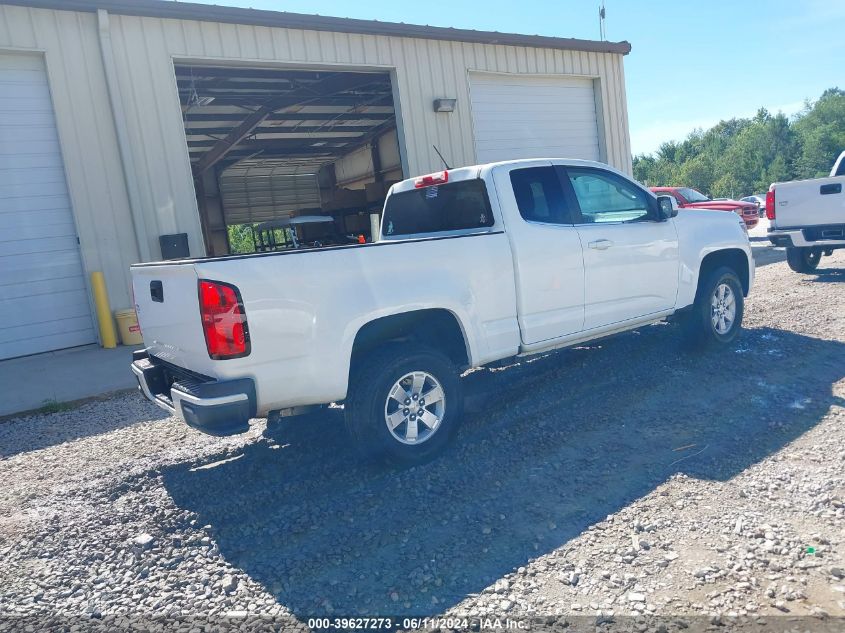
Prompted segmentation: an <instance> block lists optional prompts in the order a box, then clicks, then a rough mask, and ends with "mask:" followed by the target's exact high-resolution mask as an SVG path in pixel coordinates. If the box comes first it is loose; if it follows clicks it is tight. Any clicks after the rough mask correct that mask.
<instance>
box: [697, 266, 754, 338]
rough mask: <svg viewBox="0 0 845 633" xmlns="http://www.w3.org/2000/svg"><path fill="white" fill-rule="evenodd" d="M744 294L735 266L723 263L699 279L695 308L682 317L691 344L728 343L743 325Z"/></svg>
mask: <svg viewBox="0 0 845 633" xmlns="http://www.w3.org/2000/svg"><path fill="white" fill-rule="evenodd" d="M744 311H745V298H744V296H743V293H742V284H741V283H740V281H739V277H738V276H737V274H736V272H734V270H733V269H731V268H728V267H727V266H722V267H721V268H717V269H716V270H714V271H713V272H711V273H710V274H709V275H707V277H706V278H705V279H704V280H702V281H701V282H700V283H699V286H698V291H697V292H696V295H695V303H694V304H693V306H692V309H691V310H690V312H689V313H687V315H686V316H685V317H684V319H683V320H682V321H681V326H682V328H683V333H684V339H685V341H686V342H687V344H689V345H690V346H691V347H704V346H707V345H726V344H728V343H730V342H732V341H733V340H734V339H735V338H736V337H737V336H738V335H739V331H740V329H741V327H742V317H743V313H744Z"/></svg>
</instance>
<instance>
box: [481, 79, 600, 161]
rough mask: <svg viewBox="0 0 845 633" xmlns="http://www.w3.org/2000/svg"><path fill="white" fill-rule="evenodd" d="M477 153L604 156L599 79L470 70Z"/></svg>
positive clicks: (486, 156)
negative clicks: (596, 83)
mask: <svg viewBox="0 0 845 633" xmlns="http://www.w3.org/2000/svg"><path fill="white" fill-rule="evenodd" d="M470 92H471V98H472V120H473V133H474V135H475V156H476V160H477V161H478V162H479V163H490V162H494V161H500V160H511V159H514V158H580V159H585V160H600V159H601V152H600V149H599V133H598V123H597V117H596V98H595V94H594V91H593V80H592V79H588V78H583V77H561V76H537V77H532V76H526V75H503V74H492V73H472V74H470Z"/></svg>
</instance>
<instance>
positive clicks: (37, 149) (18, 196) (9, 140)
mask: <svg viewBox="0 0 845 633" xmlns="http://www.w3.org/2000/svg"><path fill="white" fill-rule="evenodd" d="M95 341H96V336H95V334H94V327H93V321H92V319H91V311H90V307H89V303H88V293H87V290H86V287H85V276H84V273H83V269H82V260H81V257H80V254H79V245H78V242H77V237H76V228H75V225H74V221H73V214H72V212H71V207H70V199H69V196H68V191H67V184H66V182H65V175H64V168H63V165H62V156H61V151H60V149H59V139H58V135H57V133H56V121H55V116H54V114H53V105H52V101H51V99H50V91H49V88H48V85H47V73H46V70H45V68H44V61H43V59H42V58H41V57H40V56H35V55H16V54H0V359H5V358H13V357H16V356H25V355H27V354H36V353H39V352H46V351H50V350H55V349H61V348H65V347H73V346H75V345H84V344H86V343H93V342H95Z"/></svg>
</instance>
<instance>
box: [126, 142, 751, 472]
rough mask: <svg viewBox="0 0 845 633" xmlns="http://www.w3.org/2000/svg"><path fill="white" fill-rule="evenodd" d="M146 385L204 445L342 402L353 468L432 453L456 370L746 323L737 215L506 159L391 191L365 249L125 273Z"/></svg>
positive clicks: (719, 340)
mask: <svg viewBox="0 0 845 633" xmlns="http://www.w3.org/2000/svg"><path fill="white" fill-rule="evenodd" d="M132 279H133V286H134V294H135V301H136V309H137V311H138V317H139V320H140V324H141V329H142V332H143V336H144V341H145V344H146V349H145V350H144V351H142V352H138V353H136V357H135V359H134V362H133V364H132V370H133V371H134V373H135V375H136V376H137V377H138V380H139V383H140V388H141V391H142V392H143V393H144V395H145V396H146V397H147V398H149V399H150V400H152V401H153V402H156V403H157V404H159V405H160V406H161V407H163V408H164V409H166V410H168V411H170V412H171V413H173V414H175V415H178V416H179V417H181V418H183V419H184V420H185V422H187V423H188V424H189V425H191V426H193V427H195V428H198V429H200V430H202V431H205V432H207V433H212V434H233V433H240V432H243V431H245V430H247V429H248V426H249V420H250V419H251V418H254V417H257V416H264V415H273V416H276V415H290V414H292V413H295V412H299V411H301V410H303V408H307V407H310V406H313V405H324V404H329V403H343V404H344V408H345V417H346V425H347V427H348V430H349V432H350V435H351V437H352V438H353V439H354V442H355V443H356V445H357V446H358V447H359V448H360V449H361V451H362V452H363V453H365V454H367V455H372V456H378V457H380V458H385V459H387V460H388V461H393V462H400V463H419V462H422V461H424V460H427V459H429V458H431V457H432V456H433V455H434V454H436V453H437V452H438V451H439V450H440V449H442V448H443V446H444V444H445V443H446V442H447V441H448V439H449V437H450V435H451V434H452V433H453V431H454V430H455V427H456V425H457V424H458V421H459V419H460V417H461V413H462V396H461V381H460V375H461V373H462V372H463V371H464V370H466V369H467V368H470V367H476V366H481V365H486V364H490V363H494V362H496V361H501V360H503V359H508V358H513V357H515V356H519V355H530V354H535V353H538V352H545V351H548V350H553V349H557V348H563V347H567V346H570V345H575V344H578V343H582V342H584V341H589V340H592V339H596V338H600V337H604V336H608V335H612V334H616V333H618V332H622V331H625V330H630V329H632V328H636V327H640V326H643V325H646V324H650V323H655V322H657V321H660V320H662V319H666V318H667V317H670V316H673V315H674V316H675V317H676V318H678V319H679V320H680V321H681V322H682V326H683V327H684V329H685V330H686V334H687V335H688V336H689V337H690V338H691V339H694V340H696V341H698V342H711V343H714V344H717V345H718V344H725V343H728V342H730V341H731V340H733V339H734V337H735V336H736V335H737V333H738V330H739V328H740V325H741V322H742V315H743V305H744V301H743V298H744V297H745V296H746V295H747V294H748V292H749V289H750V288H751V285H752V283H753V279H754V260H753V259H752V256H751V249H750V246H749V242H748V237H747V234H746V232H745V229H744V225H743V221H742V219H741V218H738V217H737V216H735V215H734V214H732V213H721V212H714V211H698V210H687V211H685V212H684V213H682V214H680V215H678V213H677V208H676V207H675V206H674V205H673V203H672V200H671V198H669V197H661V198H657V197H655V196H654V194H652V193H651V192H650V191H648V190H647V189H645V188H644V187H642V186H641V185H639V184H638V183H636V182H633V181H631V180H629V179H628V178H627V177H626V176H624V175H623V174H621V173H619V172H617V171H615V170H614V169H612V168H610V167H608V166H607V165H603V164H601V163H595V162H588V161H577V160H554V159H546V160H519V161H510V162H501V163H495V164H488V165H479V166H474V167H463V168H460V169H452V170H448V171H443V172H439V173H435V174H430V175H427V176H422V177H420V178H416V179H409V180H405V181H403V182H400V183H397V184H395V185H393V187H391V189H390V191H389V194H388V197H387V200H386V202H385V206H384V213H383V217H382V224H381V235H380V239H379V240H378V241H377V242H375V243H372V244H363V245H350V246H337V247H330V248H324V249H315V250H299V251H293V252H277V253H258V254H253V255H242V256H229V257H219V258H213V259H212V258H206V259H193V260H184V261H177V262H160V263H148V264H138V265H135V266H133V267H132Z"/></svg>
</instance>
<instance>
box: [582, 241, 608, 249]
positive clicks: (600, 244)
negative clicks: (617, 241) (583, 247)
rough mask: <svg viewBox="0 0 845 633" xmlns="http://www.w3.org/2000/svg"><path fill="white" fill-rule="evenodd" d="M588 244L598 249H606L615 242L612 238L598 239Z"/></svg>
mask: <svg viewBox="0 0 845 633" xmlns="http://www.w3.org/2000/svg"><path fill="white" fill-rule="evenodd" d="M587 246H589V247H590V248H595V249H596V250H600V251H604V250H607V249H608V248H610V247H611V246H613V242H611V241H610V240H596V241H595V242H590V243H589V244H587Z"/></svg>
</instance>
